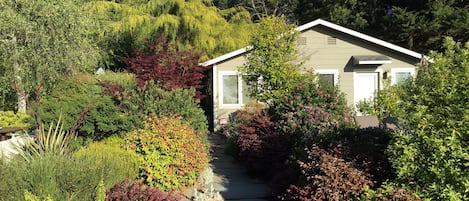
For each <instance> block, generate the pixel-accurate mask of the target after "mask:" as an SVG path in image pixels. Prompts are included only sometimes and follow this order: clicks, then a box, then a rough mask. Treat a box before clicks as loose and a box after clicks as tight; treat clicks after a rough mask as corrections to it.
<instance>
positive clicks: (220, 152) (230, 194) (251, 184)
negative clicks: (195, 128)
mask: <svg viewBox="0 0 469 201" xmlns="http://www.w3.org/2000/svg"><path fill="white" fill-rule="evenodd" d="M209 141H210V144H211V147H212V154H211V156H212V161H211V162H210V166H211V168H212V169H213V173H214V178H213V182H212V185H213V187H214V189H215V191H218V192H220V194H221V195H222V197H223V199H224V200H240V201H266V200H268V198H269V197H270V196H271V190H270V188H269V187H268V186H267V185H266V184H265V183H264V182H263V181H262V180H259V179H254V178H251V177H249V176H248V175H247V173H246V168H245V167H244V166H243V165H242V164H241V163H240V162H238V161H236V160H235V159H234V158H233V157H232V156H230V155H227V154H225V147H226V146H227V142H226V139H224V138H223V137H221V136H219V135H215V134H211V135H209Z"/></svg>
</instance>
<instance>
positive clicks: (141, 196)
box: [106, 179, 181, 201]
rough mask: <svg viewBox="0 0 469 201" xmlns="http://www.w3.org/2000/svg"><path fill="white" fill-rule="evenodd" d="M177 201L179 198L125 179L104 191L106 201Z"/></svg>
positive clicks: (139, 182)
mask: <svg viewBox="0 0 469 201" xmlns="http://www.w3.org/2000/svg"><path fill="white" fill-rule="evenodd" d="M133 200H142V201H143V200H145V201H179V200H181V196H179V195H177V194H173V193H169V194H167V193H165V192H164V191H162V190H159V189H158V188H156V187H148V186H146V185H145V184H144V183H143V182H141V181H133V180H129V179H125V180H123V181H121V182H119V183H117V184H116V185H114V187H112V188H111V189H110V190H108V191H106V201H133Z"/></svg>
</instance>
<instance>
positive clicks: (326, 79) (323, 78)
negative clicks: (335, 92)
mask: <svg viewBox="0 0 469 201" xmlns="http://www.w3.org/2000/svg"><path fill="white" fill-rule="evenodd" d="M319 84H320V85H322V86H325V87H334V74H319Z"/></svg>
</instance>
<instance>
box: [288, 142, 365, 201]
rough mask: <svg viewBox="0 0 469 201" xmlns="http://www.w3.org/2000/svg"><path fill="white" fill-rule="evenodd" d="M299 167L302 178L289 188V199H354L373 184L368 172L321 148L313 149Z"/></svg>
mask: <svg viewBox="0 0 469 201" xmlns="http://www.w3.org/2000/svg"><path fill="white" fill-rule="evenodd" d="M299 165H300V169H301V176H300V178H299V181H298V182H297V184H294V185H291V186H290V187H289V188H288V190H287V193H286V195H285V196H284V199H286V200H301V201H303V200H304V201H306V200H350V199H353V198H355V197H356V196H359V195H360V194H361V193H363V192H364V190H365V188H366V187H367V186H369V185H372V182H371V181H370V180H369V179H368V178H367V175H366V173H364V172H362V171H360V170H357V169H355V168H354V167H353V166H352V164H351V163H348V162H345V161H344V160H343V159H341V158H338V157H336V156H334V155H333V154H332V153H329V152H327V151H325V150H322V149H320V148H318V147H313V148H312V149H311V150H309V151H308V158H307V160H306V161H299Z"/></svg>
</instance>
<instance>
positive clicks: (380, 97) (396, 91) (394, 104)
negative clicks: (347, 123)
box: [355, 79, 405, 120]
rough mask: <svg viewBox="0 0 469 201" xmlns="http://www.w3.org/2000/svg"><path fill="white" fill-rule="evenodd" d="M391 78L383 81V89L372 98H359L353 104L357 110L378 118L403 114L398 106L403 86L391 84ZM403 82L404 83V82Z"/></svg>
mask: <svg viewBox="0 0 469 201" xmlns="http://www.w3.org/2000/svg"><path fill="white" fill-rule="evenodd" d="M390 82H391V80H390V79H387V80H386V81H385V82H384V87H383V89H381V90H379V91H377V92H376V96H375V97H374V98H370V99H366V100H361V101H359V102H358V103H357V105H355V107H356V108H357V110H358V111H359V112H361V113H362V114H364V115H377V116H378V118H379V119H381V120H382V119H384V118H386V117H400V116H403V114H405V113H404V111H402V107H400V106H399V103H400V101H401V100H400V98H399V96H400V94H401V93H403V87H402V86H401V84H399V85H391V83H390ZM404 84H405V83H404Z"/></svg>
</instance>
